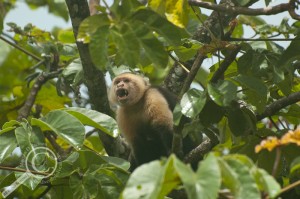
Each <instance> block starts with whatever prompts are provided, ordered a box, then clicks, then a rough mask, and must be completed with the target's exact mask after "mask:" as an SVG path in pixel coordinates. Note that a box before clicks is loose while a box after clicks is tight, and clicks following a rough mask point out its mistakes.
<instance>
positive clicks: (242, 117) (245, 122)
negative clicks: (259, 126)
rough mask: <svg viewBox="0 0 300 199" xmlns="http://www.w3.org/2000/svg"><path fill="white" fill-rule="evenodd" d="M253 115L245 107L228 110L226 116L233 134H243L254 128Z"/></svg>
mask: <svg viewBox="0 0 300 199" xmlns="http://www.w3.org/2000/svg"><path fill="white" fill-rule="evenodd" d="M253 117H255V115H254V114H253V113H252V112H251V111H250V110H247V108H245V107H244V108H231V109H229V110H228V114H227V118H228V125H229V128H230V130H231V132H232V133H233V134H234V135H235V136H245V135H249V134H250V133H252V132H254V131H255V129H256V126H255V121H254V120H253Z"/></svg>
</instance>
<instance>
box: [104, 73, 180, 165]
mask: <svg viewBox="0 0 300 199" xmlns="http://www.w3.org/2000/svg"><path fill="white" fill-rule="evenodd" d="M109 99H110V102H111V103H112V104H117V105H118V106H119V107H118V109H117V122H118V126H119V128H120V130H121V133H122V134H123V135H124V137H125V139H126V140H127V142H128V144H129V145H130V147H131V149H132V155H133V158H134V160H133V161H131V163H132V167H131V170H133V169H134V168H135V167H136V166H139V165H141V164H144V163H146V162H150V161H152V160H155V159H159V158H161V157H162V156H168V155H169V154H170V152H171V146H172V138H173V114H172V111H173V109H174V107H175V105H176V101H177V99H176V96H175V95H173V94H172V93H171V92H169V91H168V90H166V89H164V88H160V87H153V86H151V85H150V84H149V83H148V82H147V81H145V79H144V78H143V77H141V76H139V75H135V74H131V73H123V74H121V75H119V76H117V77H116V78H114V79H113V82H112V86H111V89H110V93H109Z"/></svg>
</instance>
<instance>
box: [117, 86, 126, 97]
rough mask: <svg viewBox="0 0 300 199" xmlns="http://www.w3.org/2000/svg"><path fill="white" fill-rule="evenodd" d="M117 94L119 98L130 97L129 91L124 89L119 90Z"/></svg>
mask: <svg viewBox="0 0 300 199" xmlns="http://www.w3.org/2000/svg"><path fill="white" fill-rule="evenodd" d="M116 94H117V96H118V97H119V98H124V97H127V96H128V91H127V90H126V89H124V88H120V89H118V90H117V92H116Z"/></svg>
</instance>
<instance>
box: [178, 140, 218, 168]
mask: <svg viewBox="0 0 300 199" xmlns="http://www.w3.org/2000/svg"><path fill="white" fill-rule="evenodd" d="M212 147H213V144H212V141H211V140H210V139H207V140H205V141H204V142H202V143H201V144H200V145H199V146H197V147H196V148H194V149H193V150H192V151H191V152H189V153H188V154H187V155H186V156H185V157H184V162H185V163H190V164H194V163H197V162H199V161H200V160H202V158H203V156H204V155H205V154H206V153H208V152H209V151H210V150H211V148H212Z"/></svg>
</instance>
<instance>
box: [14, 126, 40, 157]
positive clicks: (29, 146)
mask: <svg viewBox="0 0 300 199" xmlns="http://www.w3.org/2000/svg"><path fill="white" fill-rule="evenodd" d="M15 134H16V138H17V141H18V145H19V146H20V148H21V151H22V153H23V154H24V155H27V154H28V153H30V152H32V151H34V150H35V148H36V147H42V146H44V145H45V138H44V134H43V133H42V131H41V130H40V129H39V128H38V127H36V126H34V127H31V126H30V125H29V124H28V123H22V126H21V127H18V128H16V131H15ZM30 159H32V158H30ZM30 159H29V160H30Z"/></svg>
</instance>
